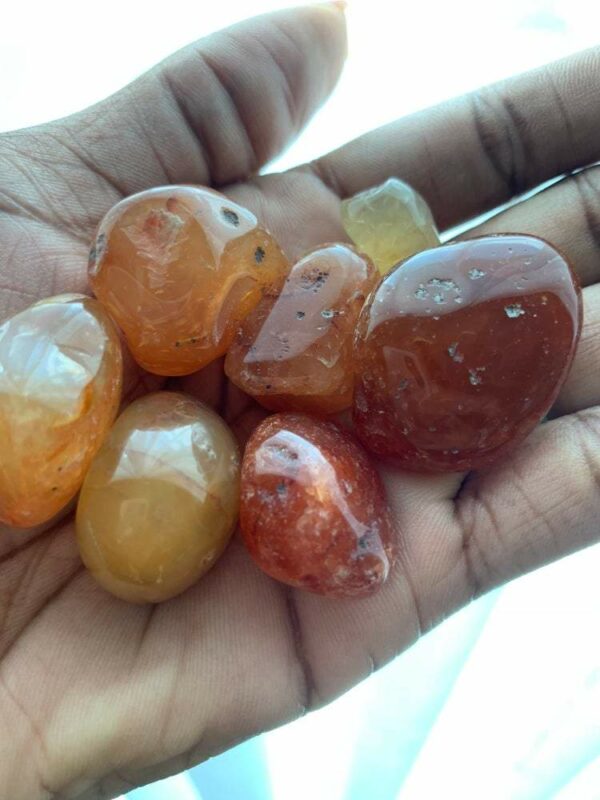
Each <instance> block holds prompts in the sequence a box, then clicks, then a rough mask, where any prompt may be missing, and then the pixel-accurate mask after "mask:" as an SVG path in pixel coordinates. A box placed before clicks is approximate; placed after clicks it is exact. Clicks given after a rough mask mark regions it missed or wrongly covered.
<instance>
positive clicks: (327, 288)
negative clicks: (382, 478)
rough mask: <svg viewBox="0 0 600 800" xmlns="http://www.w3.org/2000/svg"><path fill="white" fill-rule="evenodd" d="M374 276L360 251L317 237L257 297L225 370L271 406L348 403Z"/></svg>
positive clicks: (333, 408)
mask: <svg viewBox="0 0 600 800" xmlns="http://www.w3.org/2000/svg"><path fill="white" fill-rule="evenodd" d="M378 278H379V274H378V273H377V271H376V269H375V267H374V266H373V265H372V263H371V262H370V261H369V259H368V258H366V257H365V256H361V255H359V254H358V253H357V252H356V251H355V250H353V249H352V248H350V247H348V246H346V245H342V244H331V245H323V246H321V247H319V248H317V249H316V250H313V251H312V252H310V253H308V254H307V255H305V256H304V258H302V259H301V260H300V261H298V262H297V263H296V264H295V265H294V266H293V267H292V269H291V271H290V274H289V276H288V278H287V280H286V282H285V284H284V286H283V289H282V291H281V294H280V295H279V296H278V297H264V298H263V299H262V300H261V301H260V303H259V304H258V306H257V307H256V308H255V309H254V311H253V312H252V313H251V314H249V315H248V316H247V317H246V319H245V320H244V322H243V323H242V325H241V327H240V329H239V331H238V334H237V336H236V338H235V340H234V342H233V344H232V346H231V347H230V349H229V352H228V353H227V357H226V359H225V372H226V373H227V375H228V376H229V378H230V379H231V380H232V381H233V383H235V384H236V385H237V386H239V387H240V388H241V389H243V390H244V391H245V392H247V393H248V394H250V395H252V396H253V397H255V398H256V399H257V400H258V401H259V402H260V403H261V404H262V405H263V406H265V407H266V408H268V409H270V410H272V411H311V412H322V413H333V412H337V411H341V410H342V409H344V408H348V407H349V406H350V405H351V404H352V390H353V385H354V370H353V366H352V339H353V337H354V329H355V327H356V322H357V320H358V315H359V313H360V311H361V309H362V307H363V305H364V302H365V299H366V297H367V295H368V294H369V292H370V291H371V290H372V289H373V288H374V287H375V285H376V282H377V280H378Z"/></svg>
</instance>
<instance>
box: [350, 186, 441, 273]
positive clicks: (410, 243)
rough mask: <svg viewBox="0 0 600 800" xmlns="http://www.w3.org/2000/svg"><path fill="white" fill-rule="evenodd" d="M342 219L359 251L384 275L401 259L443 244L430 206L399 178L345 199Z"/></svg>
mask: <svg viewBox="0 0 600 800" xmlns="http://www.w3.org/2000/svg"><path fill="white" fill-rule="evenodd" d="M342 222H343V223H344V228H345V229H346V233H347V234H348V236H349V237H350V238H351V239H352V241H353V242H354V244H355V245H356V247H357V248H358V250H360V251H361V252H363V253H365V254H366V255H368V256H369V257H370V258H371V259H372V260H373V262H374V264H375V266H376V267H377V268H378V269H379V271H380V272H381V274H382V275H385V274H386V273H387V272H389V271H390V269H391V268H392V267H393V266H395V265H396V264H397V263H398V262H399V261H403V260H404V259H405V258H408V257H409V256H412V255H414V253H418V252H420V251H421V250H427V249H428V248H430V247H437V245H439V243H440V237H439V235H438V232H437V228H436V226H435V221H434V219H433V216H432V214H431V211H430V209H429V206H428V205H427V203H426V202H425V200H424V199H423V198H422V197H421V195H420V194H419V193H418V192H416V191H415V190H414V189H413V188H412V187H411V186H409V185H408V184H407V183H404V181H401V180H399V179H398V178H389V179H388V180H387V181H386V182H385V183H382V184H381V185H380V186H374V187H372V188H371V189H366V190H365V191H364V192H360V193H359V194H356V195H354V197H350V198H349V199H348V200H344V201H343V202H342Z"/></svg>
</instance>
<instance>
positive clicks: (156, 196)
mask: <svg viewBox="0 0 600 800" xmlns="http://www.w3.org/2000/svg"><path fill="white" fill-rule="evenodd" d="M287 270H288V262H287V260H286V258H285V256H284V254H283V253H282V251H281V248H280V247H279V245H278V244H277V242H276V241H275V239H274V238H273V237H272V236H271V234H269V233H268V232H267V231H266V230H265V229H264V228H262V227H261V226H260V225H259V224H258V221H257V219H256V217H255V216H254V214H252V213H251V212H250V211H248V210H247V209H245V208H242V206H239V205H237V204H236V203H233V202H231V201H230V200H229V199H228V198H226V197H224V196H223V195H221V194H219V193H218V192H214V191H212V190H210V189H203V188H197V187H193V186H164V187H159V188H156V189H149V190H147V191H144V192H140V193H139V194H136V195H132V196H131V197H128V198H126V199H125V200H122V201H121V202H120V203H118V204H117V205H116V206H114V208H112V209H111V210H110V211H109V212H108V214H107V215H106V216H105V217H104V219H103V220H102V222H101V223H100V225H99V227H98V230H97V233H96V237H95V241H94V244H93V246H92V250H91V253H90V261H89V278H90V283H91V286H92V288H93V290H94V293H95V294H96V297H98V299H99V300H100V301H101V302H102V303H103V304H104V305H105V306H106V308H107V309H108V311H109V313H110V315H111V316H112V317H113V319H114V320H115V321H116V322H117V323H118V325H119V326H120V327H121V329H122V330H123V332H124V333H125V337H126V339H127V343H128V345H129V348H130V350H131V352H132V354H133V357H134V358H135V359H136V361H137V362H138V363H139V364H140V365H141V366H142V367H144V369H146V370H148V371H149V372H153V373H157V374H159V375H187V374H189V373H192V372H195V371H196V370H199V369H201V368H202V367H204V366H206V364H208V363H209V362H211V361H213V360H214V359H215V358H217V357H218V356H222V355H224V353H225V352H226V350H227V348H228V346H229V344H230V343H231V341H232V339H233V336H234V333H235V331H236V329H237V326H238V325H239V323H240V322H241V320H242V319H244V317H245V316H246V315H247V314H248V313H249V312H250V311H251V310H252V309H253V308H254V307H255V306H256V304H257V303H258V302H259V300H260V298H261V297H262V296H263V295H264V294H265V293H268V292H272V291H275V289H279V288H280V287H281V284H282V282H283V280H284V278H285V275H286V274H287Z"/></svg>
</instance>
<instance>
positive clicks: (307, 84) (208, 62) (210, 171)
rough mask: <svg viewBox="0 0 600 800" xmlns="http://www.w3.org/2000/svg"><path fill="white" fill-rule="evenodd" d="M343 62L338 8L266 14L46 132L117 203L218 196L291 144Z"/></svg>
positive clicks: (215, 37) (317, 7)
mask: <svg viewBox="0 0 600 800" xmlns="http://www.w3.org/2000/svg"><path fill="white" fill-rule="evenodd" d="M345 53H346V32H345V21H344V13H343V4H341V3H325V4H322V5H314V6H307V7H300V8H296V9H289V10H286V11H281V12H277V13H274V14H266V15H263V16H260V17H256V18H254V19H250V20H247V21H245V22H242V23H240V24H237V25H234V26H232V27H230V28H227V29H225V30H222V31H219V32H218V33H215V34H213V35H211V36H208V37H207V38H205V39H201V40H200V41H198V42H195V43H194V44H191V45H189V46H187V47H185V48H184V49H182V50H180V51H179V52H177V53H175V54H174V55H173V56H171V57H170V58H168V59H167V60H166V61H164V62H162V63H161V64H159V65H158V66H157V67H155V68H154V69H152V70H151V71H150V72H148V73H146V74H145V75H143V76H142V77H140V78H138V79H137V80H136V81H134V82H133V83H132V84H130V85H129V86H127V87H126V88H125V89H123V90H121V91H120V92H118V93H117V94H115V95H113V96H112V97H110V98H108V99H107V100H104V101H102V102H101V103H99V104H97V105H95V106H93V107H91V108H89V109H86V110H85V111H83V112H81V113H79V114H76V115H74V116H73V117H70V118H68V119H67V120H64V121H62V122H58V123H54V124H55V125H58V126H63V128H64V127H66V128H67V131H66V132H67V133H68V138H69V143H70V148H71V149H73V148H75V149H76V150H77V151H80V152H79V154H80V155H81V156H82V159H84V160H85V163H86V165H88V166H92V167H93V169H94V171H95V172H97V173H98V174H99V175H101V176H102V178H104V180H105V181H106V182H107V183H108V184H110V185H112V187H113V188H114V189H116V190H118V192H119V193H121V194H123V195H125V194H131V193H132V192H135V191H140V190H141V189H144V188H147V187H149V186H154V185H157V184H161V183H181V182H184V183H200V184H204V185H213V186H220V185H224V184H227V183H232V182H235V181H240V180H243V179H244V178H247V177H249V176H250V175H252V174H253V173H255V172H257V171H258V170H259V169H260V168H261V167H262V166H263V165H264V164H265V163H266V162H268V161H269V160H270V159H272V158H273V157H274V156H275V155H277V154H278V153H279V152H280V151H281V150H282V149H283V148H284V146H285V145H286V144H287V143H288V142H289V141H290V140H291V139H292V138H293V137H295V136H296V135H297V134H298V132H299V131H300V130H301V129H302V127H303V126H304V125H305V124H306V122H307V121H308V120H309V118H310V117H311V116H312V114H314V112H315V110H316V109H317V108H318V106H319V105H320V104H321V103H322V102H323V101H324V100H325V99H326V97H327V96H328V95H329V93H330V92H331V90H332V89H333V87H334V86H335V83H336V82H337V79H338V77H339V74H340V71H341V68H342V65H343V62H344V58H345ZM61 138H62V137H61Z"/></svg>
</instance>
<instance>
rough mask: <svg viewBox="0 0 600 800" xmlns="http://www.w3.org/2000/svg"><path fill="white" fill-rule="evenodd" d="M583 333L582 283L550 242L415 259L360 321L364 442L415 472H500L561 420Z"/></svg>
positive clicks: (476, 245)
mask: <svg viewBox="0 0 600 800" xmlns="http://www.w3.org/2000/svg"><path fill="white" fill-rule="evenodd" d="M581 322H582V303H581V290H580V288H579V284H578V282H577V279H576V277H575V275H574V273H573V271H572V269H571V267H570V265H569V263H568V261H567V260H566V258H565V257H564V256H563V255H561V254H560V253H559V252H557V250H556V249H555V248H554V247H552V246H551V245H550V244H548V243H547V242H545V241H542V240H541V239H538V238H535V237H533V236H524V235H512V234H511V235H498V236H485V237H481V238H477V239H472V240H469V241H464V242H458V243H455V244H449V245H444V246H442V247H438V248H435V249H433V250H427V251H425V252H422V253H418V254H417V255H414V256H413V257H412V258H409V259H408V260H407V261H405V262H404V263H402V264H401V265H399V266H398V267H397V268H396V269H395V270H394V271H393V272H391V273H390V274H389V275H387V276H386V278H385V279H384V280H383V282H382V283H381V284H380V286H379V287H378V288H377V290H376V291H375V292H374V293H373V294H372V295H371V297H370V299H369V302H368V303H367V304H366V305H365V308H364V309H363V312H362V314H361V317H360V320H359V324H358V331H357V338H356V346H355V368H356V388H355V397H354V424H355V428H356V431H357V433H358V436H359V438H360V439H361V440H362V442H363V444H364V445H365V446H366V447H367V448H368V449H370V450H371V451H372V452H374V453H376V454H377V455H379V456H383V457H385V458H389V459H391V460H393V461H395V462H396V463H397V464H399V465H400V466H402V467H403V468H405V469H408V470H416V471H426V472H444V471H463V470H469V469H474V468H477V467H482V466H485V465H487V464H490V463H492V462H493V461H495V460H496V459H498V458H500V457H501V456H503V455H504V454H505V453H506V452H507V451H508V450H509V449H510V448H511V447H513V446H514V445H516V444H517V443H518V442H520V441H521V440H522V439H523V438H524V437H525V436H527V434H528V433H529V432H530V431H531V430H532V429H533V428H534V427H535V426H536V425H537V423H538V422H540V420H541V419H542V418H543V417H544V416H545V415H546V413H547V412H548V410H549V409H550V407H551V405H552V403H553V401H554V399H555V398H556V395H557V394H558V391H559V389H560V387H561V385H562V383H563V382H564V380H565V378H566V376H567V373H568V370H569V367H570V365H571V361H572V359H573V355H574V353H575V348H576V345H577V341H578V338H579V334H580V331H581Z"/></svg>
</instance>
